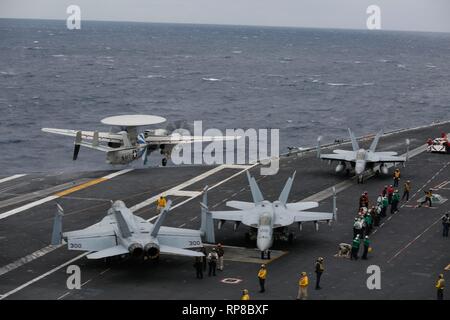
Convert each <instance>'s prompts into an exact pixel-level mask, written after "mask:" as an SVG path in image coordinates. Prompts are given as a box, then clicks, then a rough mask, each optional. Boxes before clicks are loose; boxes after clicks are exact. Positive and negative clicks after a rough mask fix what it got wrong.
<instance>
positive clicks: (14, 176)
mask: <svg viewBox="0 0 450 320" xmlns="http://www.w3.org/2000/svg"><path fill="white" fill-rule="evenodd" d="M23 176H26V174H15V175H13V176H10V177H7V178H3V179H0V183H3V182H7V181H11V180H14V179H18V178H21V177H23Z"/></svg>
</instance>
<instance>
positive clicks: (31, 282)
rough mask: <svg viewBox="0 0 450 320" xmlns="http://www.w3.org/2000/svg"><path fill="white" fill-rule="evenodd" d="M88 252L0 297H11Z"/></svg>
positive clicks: (86, 253)
mask: <svg viewBox="0 0 450 320" xmlns="http://www.w3.org/2000/svg"><path fill="white" fill-rule="evenodd" d="M88 254H89V252H85V253H82V254H80V255H79V256H76V257H75V258H73V259H72V260H69V261H67V262H65V263H63V264H61V265H59V266H57V267H56V268H53V269H52V270H50V271H47V272H46V273H44V274H42V275H40V276H39V277H36V278H34V279H32V280H30V281H28V282H26V283H24V284H23V285H21V286H20V287H17V288H15V289H14V290H11V291H9V292H7V293H5V294H3V295H2V296H1V298H0V300H3V299H5V298H7V297H9V296H10V295H12V294H14V293H16V292H19V291H20V290H22V289H24V288H26V287H28V286H29V285H32V284H33V283H35V282H37V281H39V280H41V279H43V278H45V277H46V276H48V275H50V274H52V273H54V272H56V271H58V270H60V269H62V268H64V267H65V266H68V265H69V264H71V263H73V262H75V261H77V260H78V259H81V258H83V257H84V256H86V255H88Z"/></svg>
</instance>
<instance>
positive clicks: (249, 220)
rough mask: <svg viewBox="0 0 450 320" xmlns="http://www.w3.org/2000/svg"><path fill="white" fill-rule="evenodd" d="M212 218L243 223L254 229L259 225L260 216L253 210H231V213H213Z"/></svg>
mask: <svg viewBox="0 0 450 320" xmlns="http://www.w3.org/2000/svg"><path fill="white" fill-rule="evenodd" d="M211 215H212V218H213V219H215V220H225V221H236V222H242V223H243V224H245V225H246V226H250V227H254V226H258V225H259V214H258V213H257V212H255V211H254V210H253V209H251V210H230V211H211Z"/></svg>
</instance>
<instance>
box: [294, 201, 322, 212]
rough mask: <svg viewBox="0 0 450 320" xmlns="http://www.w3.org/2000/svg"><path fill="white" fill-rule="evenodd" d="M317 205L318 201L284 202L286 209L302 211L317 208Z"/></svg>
mask: <svg viewBox="0 0 450 320" xmlns="http://www.w3.org/2000/svg"><path fill="white" fill-rule="evenodd" d="M318 206H319V203H318V202H315V201H303V202H296V203H286V207H287V208H288V210H294V211H304V210H308V209H312V208H317V207H318Z"/></svg>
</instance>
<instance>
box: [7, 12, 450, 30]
mask: <svg viewBox="0 0 450 320" xmlns="http://www.w3.org/2000/svg"><path fill="white" fill-rule="evenodd" d="M0 20H43V21H64V22H65V21H66V19H56V18H12V17H1V16H0ZM83 21H86V22H114V23H143V24H176V25H198V26H224V27H254V28H258V27H260V28H286V29H317V30H342V31H371V32H410V33H445V34H450V31H429V30H428V31H424V30H405V29H383V28H381V29H372V30H371V29H367V28H346V27H309V26H288V25H286V26H285V25H260V24H232V23H206V22H205V23H202V22H170V21H165V22H160V21H159V22H154V21H137V20H134V21H133V20H108V19H99V20H92V19H82V20H81V22H83Z"/></svg>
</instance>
